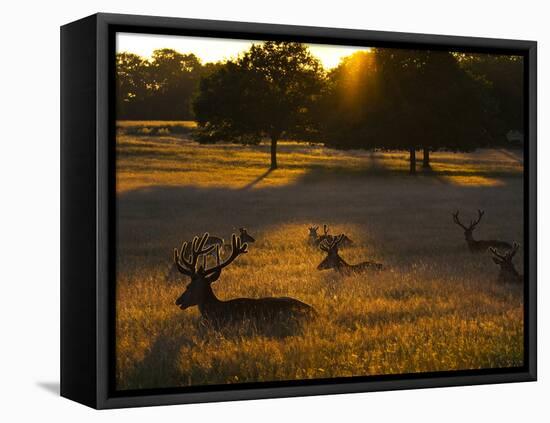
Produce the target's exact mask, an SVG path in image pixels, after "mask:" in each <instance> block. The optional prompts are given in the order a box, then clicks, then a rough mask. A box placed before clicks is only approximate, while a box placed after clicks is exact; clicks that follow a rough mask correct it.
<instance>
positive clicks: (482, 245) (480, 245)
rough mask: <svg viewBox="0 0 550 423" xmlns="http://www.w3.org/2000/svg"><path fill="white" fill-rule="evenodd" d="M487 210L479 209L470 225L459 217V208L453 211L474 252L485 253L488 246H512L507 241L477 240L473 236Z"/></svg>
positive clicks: (469, 246)
mask: <svg viewBox="0 0 550 423" xmlns="http://www.w3.org/2000/svg"><path fill="white" fill-rule="evenodd" d="M484 214H485V212H484V211H483V210H478V211H477V219H476V220H472V221H470V224H469V225H468V226H466V225H463V224H462V222H461V221H460V219H459V217H458V210H457V211H456V213H453V222H454V223H455V224H457V225H458V226H460V227H461V228H462V229H464V238H465V239H466V243H467V244H468V249H469V250H470V252H472V253H483V252H485V251H487V248H503V249H510V248H512V246H511V245H510V244H509V243H508V242H506V241H499V240H495V239H491V240H479V241H478V240H475V239H474V236H473V232H474V229H475V228H476V226H477V225H478V224H479V222H480V221H481V218H482V217H483V215H484Z"/></svg>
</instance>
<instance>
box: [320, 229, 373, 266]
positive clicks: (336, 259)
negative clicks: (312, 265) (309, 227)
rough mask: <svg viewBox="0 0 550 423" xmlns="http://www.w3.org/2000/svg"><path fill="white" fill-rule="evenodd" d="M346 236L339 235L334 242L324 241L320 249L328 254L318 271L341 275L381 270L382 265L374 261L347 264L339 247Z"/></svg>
mask: <svg viewBox="0 0 550 423" xmlns="http://www.w3.org/2000/svg"><path fill="white" fill-rule="evenodd" d="M343 239H344V235H339V236H337V237H335V238H333V239H332V241H323V242H322V243H321V244H320V245H319V248H320V249H321V250H322V251H324V252H325V253H327V256H326V257H325V259H324V260H323V261H322V262H321V263H319V266H317V270H326V269H335V270H336V271H338V272H340V273H346V274H350V273H361V272H365V271H369V270H381V269H382V267H383V266H382V264H380V263H375V262H372V261H364V262H362V263H357V264H349V263H347V262H346V261H345V260H344V259H343V258H342V257H340V254H338V246H339V245H340V243H341V242H342V241H343Z"/></svg>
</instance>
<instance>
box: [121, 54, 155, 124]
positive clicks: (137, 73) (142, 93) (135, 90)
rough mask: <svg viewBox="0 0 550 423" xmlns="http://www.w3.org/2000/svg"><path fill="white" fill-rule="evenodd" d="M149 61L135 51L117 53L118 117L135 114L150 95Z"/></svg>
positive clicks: (122, 117) (123, 117)
mask: <svg viewBox="0 0 550 423" xmlns="http://www.w3.org/2000/svg"><path fill="white" fill-rule="evenodd" d="M149 79H150V78H149V74H148V62H147V61H146V60H145V59H143V58H142V57H141V56H138V55H137V54H133V53H118V54H117V55H116V87H117V88H116V90H117V95H116V99H117V103H116V113H117V119H127V118H128V117H131V116H134V115H135V114H136V113H137V110H138V109H139V108H140V107H143V103H144V101H145V99H146V97H147V96H148V93H147V90H148V88H147V86H148V81H149Z"/></svg>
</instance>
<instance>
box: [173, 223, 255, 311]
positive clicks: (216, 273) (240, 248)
mask: <svg viewBox="0 0 550 423" xmlns="http://www.w3.org/2000/svg"><path fill="white" fill-rule="evenodd" d="M207 240H208V233H205V234H204V235H203V236H202V238H200V240H199V237H197V236H196V237H195V238H194V239H193V243H192V248H191V255H190V257H189V258H187V257H185V250H186V248H187V242H184V243H183V245H182V247H181V250H178V249H177V248H176V249H174V264H175V265H176V267H177V269H178V270H179V271H180V272H181V273H183V274H184V275H186V276H189V277H190V278H191V283H190V284H189V285H187V287H186V288H185V291H184V292H183V294H181V296H180V297H179V298H178V299H177V300H176V305H177V306H179V307H180V308H181V309H182V310H185V309H186V308H189V307H192V306H194V305H199V304H202V302H203V299H204V295H205V293H206V292H207V290H208V289H210V284H212V283H213V282H216V281H217V280H218V278H219V277H220V275H221V271H222V269H223V268H224V267H226V266H228V265H230V264H231V263H232V262H233V261H234V260H235V259H236V258H237V257H238V256H239V255H241V254H244V253H247V252H248V250H247V248H248V245H247V244H246V243H244V244H243V243H242V241H241V239H240V238H239V237H237V236H236V235H235V234H233V235H232V237H231V254H230V255H229V257H228V258H227V259H226V260H224V261H223V262H221V263H220V247H219V245H212V246H210V247H207V248H205V247H204V246H205V244H206V241H207ZM214 249H215V250H216V265H215V266H212V267H210V268H207V266H206V256H207V255H208V254H209V253H211V252H212V251H213V250H214ZM201 256H202V264H201V265H199V266H198V268H197V262H198V260H199V258H200V257H201Z"/></svg>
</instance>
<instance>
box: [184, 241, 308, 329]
mask: <svg viewBox="0 0 550 423" xmlns="http://www.w3.org/2000/svg"><path fill="white" fill-rule="evenodd" d="M207 242H208V233H205V234H204V235H203V236H202V238H200V239H199V238H198V237H195V239H193V243H192V247H191V255H190V257H187V256H186V255H185V254H184V251H185V250H186V247H187V245H186V244H187V243H184V244H183V246H182V248H181V250H178V249H175V250H174V263H175V265H176V266H177V268H178V270H179V271H180V272H181V273H183V274H184V275H186V276H189V277H190V278H191V283H190V284H189V285H187V287H186V288H185V291H184V292H183V294H182V295H181V296H180V297H179V298H178V299H177V300H176V305H177V306H179V307H180V308H181V309H182V310H185V309H187V308H189V307H192V306H198V307H199V311H200V313H201V315H202V317H203V319H205V320H206V321H208V322H209V323H210V324H212V326H214V327H221V326H224V325H227V324H234V323H244V322H251V323H252V324H261V323H262V322H264V323H268V324H269V325H272V326H273V325H275V326H276V325H278V324H282V325H284V324H285V323H288V322H290V323H292V322H298V321H301V320H302V319H305V318H311V317H313V316H315V314H316V313H315V310H314V309H313V307H311V306H309V305H307V304H305V303H303V302H301V301H298V300H295V299H294V298H288V297H270V298H235V299H232V300H228V301H222V300H220V299H218V297H216V295H215V294H214V292H213V291H212V287H211V285H212V283H214V282H216V281H217V280H218V279H219V277H220V275H221V272H222V269H223V268H225V267H227V266H229V265H230V264H231V263H232V262H233V261H234V260H235V259H236V258H237V257H239V256H240V255H241V254H245V253H247V252H248V250H247V248H248V246H247V244H246V243H243V242H242V241H241V239H240V238H239V237H237V236H236V235H234V234H233V235H232V237H231V254H230V255H229V257H227V258H226V259H224V260H223V262H220V251H219V250H220V248H219V245H214V246H210V247H206V244H207ZM213 250H215V251H216V265H215V266H212V267H210V268H207V266H206V264H207V263H206V261H207V260H206V255H207V254H209V253H210V252H211V251H213ZM200 256H203V260H202V264H201V265H200V266H198V267H197V262H198V260H199V257H200Z"/></svg>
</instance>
